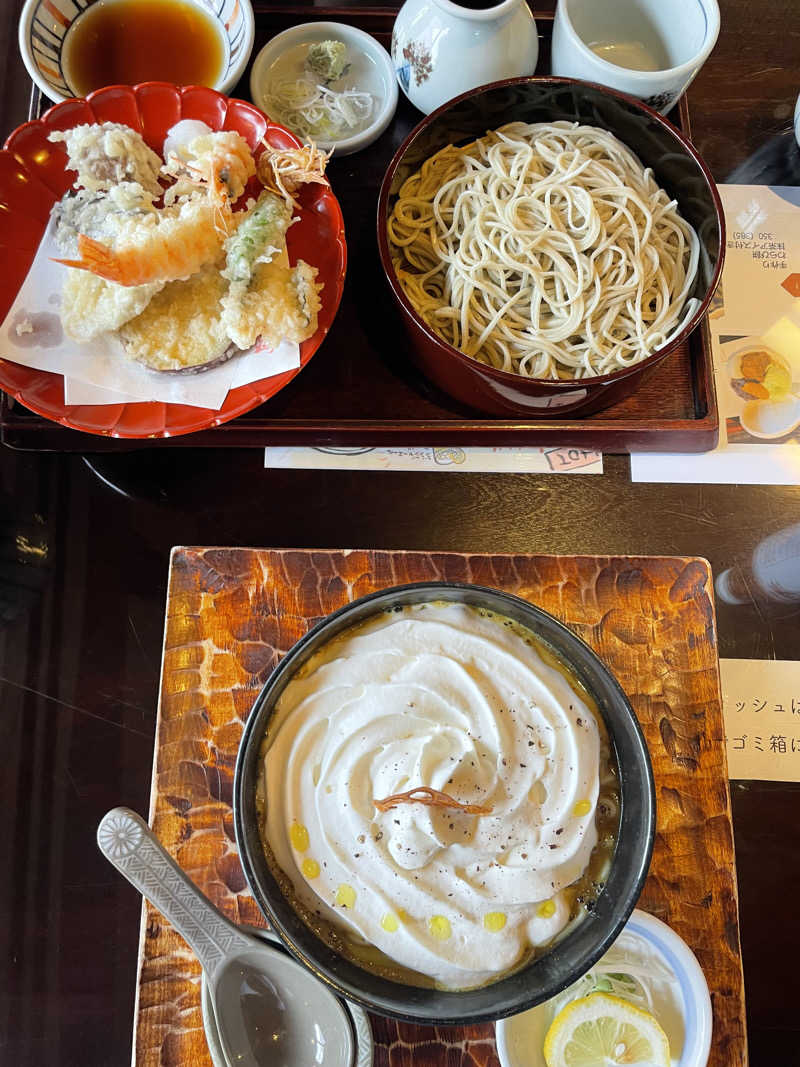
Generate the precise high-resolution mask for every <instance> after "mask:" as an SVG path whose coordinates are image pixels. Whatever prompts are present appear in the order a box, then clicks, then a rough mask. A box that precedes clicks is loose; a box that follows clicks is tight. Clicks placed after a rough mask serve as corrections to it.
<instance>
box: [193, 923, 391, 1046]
mask: <svg viewBox="0 0 800 1067" xmlns="http://www.w3.org/2000/svg"><path fill="white" fill-rule="evenodd" d="M242 930H243V931H244V932H245V933H248V934H253V936H254V937H260V938H262V939H263V940H264V941H268V942H269V943H270V945H275V946H277V947H278V948H280V949H283V945H282V944H281V942H280V940H279V938H277V937H276V936H275V934H273V933H272V932H271V931H270V930H265V929H263V927H256V926H243V927H242ZM343 1003H344V1006H345V1009H346V1011H347V1014H348V1015H349V1018H350V1023H351V1025H352V1027H353V1039H354V1041H355V1049H356V1053H355V1057H354V1059H353V1063H352V1067H371V1065H372V1058H373V1054H374V1041H373V1038H372V1027H371V1026H370V1024H369V1017H368V1016H367V1013H366V1012H365V1011H364V1009H363V1008H360V1007H359V1006H358V1004H351V1003H350V1001H349V1000H345V1001H344V1002H343ZM200 1006H201V1008H202V1010H203V1027H204V1028H205V1032H206V1041H207V1042H208V1051H209V1052H210V1053H211V1060H212V1063H213V1064H214V1067H230V1064H229V1063H228V1060H227V1059H226V1057H225V1053H224V1052H223V1050H222V1046H221V1045H220V1043H219V1033H218V1031H217V1020H216V1019H215V1017H214V1008H213V1005H212V1003H211V995H210V993H209V991H208V983H207V982H206V979H205V975H203V980H202V985H201V989H200ZM308 1015H309V1023H310V1022H311V1021H312V1019H313V1005H310V1004H309V1005H308Z"/></svg>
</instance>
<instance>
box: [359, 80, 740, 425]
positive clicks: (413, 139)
mask: <svg viewBox="0 0 800 1067" xmlns="http://www.w3.org/2000/svg"><path fill="white" fill-rule="evenodd" d="M561 120H566V121H568V122H580V123H582V124H585V125H588V126H600V127H601V128H603V129H605V130H608V131H610V132H611V133H612V134H614V135H615V136H616V137H617V138H618V139H619V140H620V141H622V143H623V144H625V145H627V146H628V148H630V149H631V150H632V151H633V152H635V153H636V155H637V156H638V157H639V159H640V160H641V162H642V164H643V165H644V166H645V167H651V168H652V170H653V173H654V175H655V179H656V181H657V182H658V184H659V185H660V186H661V187H662V188H663V189H665V190H666V191H667V193H668V194H669V196H670V197H672V198H673V199H675V200H676V201H677V202H678V208H679V210H680V212H681V214H682V215H683V217H684V218H685V219H686V220H687V222H689V223H691V225H692V226H693V227H694V228H695V230H696V231H697V236H698V238H699V240H700V263H699V265H698V271H697V278H696V280H695V285H694V290H693V292H692V293H691V296H693V297H696V298H697V299H698V301H699V306H698V307H697V309H696V311H695V313H694V314H693V315H692V316H691V318H690V319H689V321H688V322H687V323H686V325H685V326H684V327H683V329H682V330H681V331H680V332H679V333H678V334H677V335H676V336H675V337H674V338H673V339H672V340H671V341H669V343H668V344H665V345H663V346H662V347H661V348H657V349H656V350H655V351H654V352H653V353H652V354H651V355H650V356H649V357H648V358H647V359H645V360H642V361H641V362H640V363H635V364H633V365H632V366H630V367H626V368H624V369H622V370H617V371H614V372H613V373H609V374H601V375H597V376H596V377H594V378H580V379H577V380H572V379H570V380H563V381H562V380H550V379H543V378H526V377H525V376H524V375H520V374H512V373H511V372H510V371H504V370H497V369H495V368H494V367H490V366H488V365H487V364H485V363H481V362H480V361H479V360H477V359H472V358H471V357H470V356H467V355H465V354H464V353H463V352H460V351H459V350H458V349H457V348H454V347H453V346H452V345H450V344H448V343H447V341H445V340H444V339H443V338H441V337H440V336H439V335H438V334H437V333H434V331H433V330H431V328H430V327H429V326H428V325H427V324H426V323H425V322H424V320H423V319H422V317H421V316H420V315H419V314H418V313H417V312H416V311H415V309H414V307H413V305H412V304H411V301H410V300H409V298H408V296H407V295H406V293H405V291H404V289H403V288H402V286H401V285H400V282H399V281H398V278H397V275H396V274H395V270H394V267H393V265H392V253H391V248H390V245H389V239H388V235H387V232H386V223H387V219H388V218H389V216H390V215H391V213H392V209H393V208H394V204H395V201H396V200H397V196H398V193H399V192H400V188H401V187H402V185H403V182H404V181H405V180H406V179H407V178H408V177H410V176H411V175H412V174H414V173H415V171H417V170H419V168H420V167H421V166H422V164H423V163H424V162H425V160H426V159H429V158H430V157H431V156H432V155H434V154H435V153H436V152H438V151H439V149H441V148H444V146H445V145H448V144H455V145H459V144H466V143H468V142H469V141H472V140H474V139H475V138H476V137H483V136H484V134H485V133H486V131H487V130H494V129H497V128H498V127H499V126H504V125H506V123H509V122H529V123H534V122H556V121H561ZM377 226H378V248H379V250H380V257H381V265H382V267H383V271H384V274H385V275H386V279H387V281H388V283H389V287H390V289H391V291H392V295H393V297H394V300H395V302H396V304H397V307H398V309H399V312H400V316H401V320H402V323H403V326H404V328H405V331H406V334H407V336H408V339H409V341H410V345H409V347H408V353H409V356H410V357H411V358H412V359H413V360H414V362H415V363H416V364H417V366H418V367H419V369H420V370H421V371H422V372H423V374H425V375H426V376H427V377H428V378H430V379H431V381H433V382H434V383H435V384H436V385H437V386H438V387H439V388H440V389H441V390H442V391H443V392H445V393H448V394H449V395H450V396H452V397H454V398H455V399H456V400H458V401H459V402H460V403H463V404H467V405H469V406H470V407H472V408H476V409H477V410H479V411H486V412H488V413H489V414H492V415H500V416H515V417H516V416H520V415H522V416H525V417H526V418H530V419H537V418H538V419H553V418H556V417H559V416H573V415H580V416H583V415H589V414H591V413H593V412H595V411H600V410H602V409H603V408H607V407H608V406H609V405H610V404H614V403H616V402H617V401H619V400H622V399H623V398H624V397H626V396H628V395H629V394H631V393H632V392H634V390H636V389H637V388H638V387H639V386H640V385H641V384H642V383H643V382H644V381H645V380H646V379H647V378H648V377H649V376H650V375H651V374H652V373H653V371H654V370H655V369H656V367H658V365H659V364H660V363H661V361H662V360H664V359H666V358H667V357H668V356H669V355H670V353H671V352H674V351H675V349H676V348H678V346H679V345H681V344H683V343H685V341H686V339H687V338H688V336H689V334H690V333H691V332H692V330H694V329H695V327H696V326H698V325H699V323H700V322H701V320H702V318H703V316H704V315H705V313H706V311H707V310H708V306H709V304H710V303H711V298H712V297H713V295H714V292H715V290H716V288H717V283H718V281H719V277H720V272H721V270H722V261H723V258H724V250H725V218H724V215H723V212H722V202H721V200H720V198H719V194H718V192H717V187H716V185H715V184H714V179H713V178H712V176H711V173H710V171H709V169H708V167H707V166H706V164H705V163H704V162H703V160H702V158H701V157H700V155H699V153H698V152H697V150H696V149H695V148H694V146H693V145H692V143H691V142H690V141H689V139H688V138H687V137H686V136H685V134H683V133H682V132H681V131H680V130H678V129H676V127H675V126H673V125H672V124H671V123H669V122H668V121H667V120H666V119H665V118H663V116H661V115H659V114H658V112H657V111H654V110H653V109H652V108H650V107H648V106H647V105H646V104H644V103H642V101H641V100H637V99H636V98H635V97H633V96H627V95H626V94H625V93H618V92H616V91H615V90H614V89H609V88H607V87H606V86H604V85H593V84H591V83H589V82H582V81H575V80H573V79H571V78H542V77H529V78H512V79H509V80H507V81H500V82H493V83H492V84H491V85H481V86H479V87H478V88H477V89H471V90H470V91H469V92H467V93H464V94H463V95H462V96H457V97H455V99H453V100H449V101H448V102H447V103H446V104H443V105H442V106H441V107H440V108H438V109H437V110H436V111H433V112H431V114H430V115H428V116H427V117H426V118H424V119H423V120H422V122H420V123H419V125H418V126H415V127H414V129H413V130H412V131H411V133H410V134H409V135H408V137H406V139H405V141H404V142H403V143H402V145H401V146H400V147H399V148H398V150H397V152H395V155H394V158H393V159H392V161H391V163H390V164H389V167H388V169H387V171H386V174H385V176H384V179H383V183H382V185H381V190H380V195H379V198H378V217H377Z"/></svg>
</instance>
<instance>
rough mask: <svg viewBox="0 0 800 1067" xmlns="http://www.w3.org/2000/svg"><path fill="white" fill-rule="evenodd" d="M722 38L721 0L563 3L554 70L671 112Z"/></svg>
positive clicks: (556, 27) (559, 10)
mask: <svg viewBox="0 0 800 1067" xmlns="http://www.w3.org/2000/svg"><path fill="white" fill-rule="evenodd" d="M718 34H719V7H718V6H717V0H604V2H602V3H600V2H598V0H558V8H557V9H556V17H555V23H554V25H553V52H552V71H553V74H555V75H558V76H559V77H563V78H580V79H581V80H582V81H590V82H599V83H600V84H601V85H607V86H608V87H609V88H611V89H619V90H620V92H623V93H630V94H631V95H632V96H638V97H639V99H640V100H643V101H644V103H646V104H649V106H650V107H653V108H655V109H656V111H660V112H661V113H662V114H666V112H667V111H669V110H670V108H672V107H673V106H674V105H675V103H676V101H677V100H678V99H679V98H680V97H681V96H682V94H683V93H684V92H685V91H686V88H687V86H688V85H689V83H690V82H691V81H692V79H693V78H694V77H695V75H696V74H697V73H698V71H699V70H700V68H701V67H702V65H703V64H704V63H705V61H706V59H707V58H708V56H709V53H710V52H711V49H712V48H713V47H714V45H715V43H716V40H717V36H718Z"/></svg>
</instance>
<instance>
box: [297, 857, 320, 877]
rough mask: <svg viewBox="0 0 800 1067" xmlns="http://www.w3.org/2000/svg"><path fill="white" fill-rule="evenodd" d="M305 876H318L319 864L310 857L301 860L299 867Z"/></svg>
mask: <svg viewBox="0 0 800 1067" xmlns="http://www.w3.org/2000/svg"><path fill="white" fill-rule="evenodd" d="M300 870H301V871H302V872H303V874H304V875H305V876H306V878H318V877H319V864H318V863H317V861H316V860H312V859H311V858H310V857H309V858H308V859H304V860H303V865H302V867H301V868H300Z"/></svg>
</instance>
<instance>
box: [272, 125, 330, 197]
mask: <svg viewBox="0 0 800 1067" xmlns="http://www.w3.org/2000/svg"><path fill="white" fill-rule="evenodd" d="M261 143H262V145H263V147H264V151H263V152H262V153H261V155H260V156H259V157H258V164H257V173H258V177H259V181H260V182H261V184H262V185H263V186H264V188H265V189H269V190H270V192H273V193H277V194H278V195H279V196H282V197H283V199H284V200H285V201H286V203H287V204H288V205H289V206H290V207H297V206H298V204H297V201H296V200H295V196H294V194H295V193H296V192H297V190H298V189H299V188H300V186H301V185H304V184H305V183H306V182H318V183H319V184H320V185H330V182H329V181H328V179H327V178H326V177H325V167H326V166H327V163H328V160H329V159H330V157H331V153H330V152H323V151H322V149H320V148H317V147H316V146H315V145H313V144H307V145H303V147H302V148H273V147H272V145H270V144H267V142H266V141H262V142H261Z"/></svg>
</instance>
